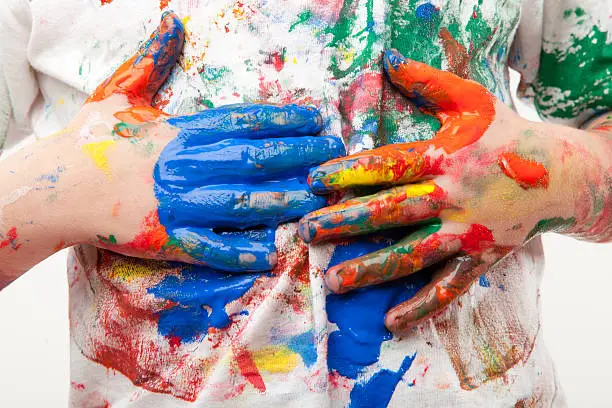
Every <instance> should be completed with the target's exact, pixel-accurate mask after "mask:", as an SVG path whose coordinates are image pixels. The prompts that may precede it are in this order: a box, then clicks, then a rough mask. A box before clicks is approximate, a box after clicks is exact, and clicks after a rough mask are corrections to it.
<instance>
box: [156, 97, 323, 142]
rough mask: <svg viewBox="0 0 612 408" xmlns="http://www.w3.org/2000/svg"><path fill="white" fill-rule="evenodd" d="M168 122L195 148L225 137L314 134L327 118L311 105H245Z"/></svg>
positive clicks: (249, 137) (208, 110) (204, 112)
mask: <svg viewBox="0 0 612 408" xmlns="http://www.w3.org/2000/svg"><path fill="white" fill-rule="evenodd" d="M168 123H169V124H171V125H172V126H175V127H177V128H179V129H181V132H180V134H179V140H180V141H181V143H183V146H184V147H192V146H201V145H202V144H204V143H215V142H218V141H220V140H224V139H236V138H246V139H264V138H267V137H291V136H302V135H303V136H312V135H316V134H318V133H319V132H320V131H321V127H322V123H323V119H322V118H321V115H320V114H319V111H318V110H317V109H315V108H313V107H309V106H298V105H285V106H277V105H258V104H244V105H242V104H241V105H228V106H223V107H220V108H213V109H207V110H204V111H202V112H198V113H196V114H193V115H187V116H176V117H173V118H170V119H168Z"/></svg>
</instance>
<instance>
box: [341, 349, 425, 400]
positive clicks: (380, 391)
mask: <svg viewBox="0 0 612 408" xmlns="http://www.w3.org/2000/svg"><path fill="white" fill-rule="evenodd" d="M415 357H416V353H414V354H413V355H412V356H407V357H405V358H404V361H403V362H402V365H401V367H400V369H399V370H397V371H391V370H380V371H378V372H377V373H376V374H374V375H373V376H372V377H371V378H370V379H369V380H368V381H366V382H365V383H358V384H355V386H354V387H353V390H352V391H351V403H350V405H349V407H350V408H384V407H386V406H387V405H389V401H391V397H393V392H394V391H395V388H396V387H397V384H398V383H399V382H400V381H401V379H402V377H403V376H404V374H406V372H407V371H408V369H409V368H410V366H412V362H413V361H414V359H415Z"/></svg>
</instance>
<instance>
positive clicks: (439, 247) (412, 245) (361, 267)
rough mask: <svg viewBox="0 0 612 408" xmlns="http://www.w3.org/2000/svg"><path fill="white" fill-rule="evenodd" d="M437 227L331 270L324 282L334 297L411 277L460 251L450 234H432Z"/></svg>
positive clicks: (457, 242) (458, 244) (428, 227)
mask: <svg viewBox="0 0 612 408" xmlns="http://www.w3.org/2000/svg"><path fill="white" fill-rule="evenodd" d="M440 227H441V224H440V223H433V224H430V225H427V226H425V227H423V228H421V229H420V230H418V231H416V232H415V233H413V234H411V235H409V236H408V237H406V238H405V239H403V240H402V241H400V242H398V243H397V244H395V245H392V246H390V247H388V248H384V249H381V250H379V251H376V252H373V253H370V254H368V255H365V256H362V257H360V258H356V259H353V260H350V261H346V262H343V263H341V264H340V265H337V266H334V267H333V268H330V269H329V270H328V271H327V275H326V276H325V282H326V283H327V286H328V288H329V289H330V290H331V291H332V292H334V293H344V292H348V291H350V290H353V289H357V288H361V287H366V286H371V285H377V284H380V283H384V282H387V281H390V280H394V279H398V278H402V277H404V276H408V275H411V274H413V273H415V272H417V271H420V270H421V269H423V268H426V267H428V266H430V265H433V264H435V263H437V262H440V261H442V260H444V259H447V258H449V257H451V256H453V255H455V254H457V252H458V251H459V250H460V249H461V241H460V240H458V239H457V237H456V236H455V235H453V234H436V232H437V231H438V230H439V229H440Z"/></svg>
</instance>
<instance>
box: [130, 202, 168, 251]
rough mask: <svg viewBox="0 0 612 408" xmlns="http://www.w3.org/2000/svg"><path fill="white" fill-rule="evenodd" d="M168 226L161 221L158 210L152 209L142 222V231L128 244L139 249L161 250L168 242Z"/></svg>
mask: <svg viewBox="0 0 612 408" xmlns="http://www.w3.org/2000/svg"><path fill="white" fill-rule="evenodd" d="M168 239H169V238H168V234H167V233H166V228H164V226H163V225H161V223H160V222H159V217H158V215H157V211H151V212H150V213H149V215H147V216H146V217H145V219H144V221H143V223H142V231H141V232H140V234H138V235H137V236H136V237H135V238H134V240H133V241H132V242H130V243H129V244H128V245H129V246H130V247H132V248H134V249H136V250H138V251H143V252H148V251H154V252H160V251H161V250H162V249H163V248H164V246H166V244H167V243H168Z"/></svg>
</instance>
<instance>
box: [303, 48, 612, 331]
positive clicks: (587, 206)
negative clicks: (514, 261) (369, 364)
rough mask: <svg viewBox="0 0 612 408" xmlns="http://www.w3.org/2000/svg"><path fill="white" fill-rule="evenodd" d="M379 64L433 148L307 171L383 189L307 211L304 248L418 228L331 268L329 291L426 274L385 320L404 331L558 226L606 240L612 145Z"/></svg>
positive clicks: (402, 65)
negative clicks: (435, 127) (422, 118)
mask: <svg viewBox="0 0 612 408" xmlns="http://www.w3.org/2000/svg"><path fill="white" fill-rule="evenodd" d="M384 66H385V70H386V72H387V75H388V77H389V79H390V81H391V82H392V83H393V84H394V85H395V86H396V87H397V88H398V89H399V90H400V91H401V92H402V93H403V94H404V95H405V96H407V97H409V98H411V99H413V100H414V101H415V103H416V104H417V106H419V107H420V109H421V110H423V111H424V112H425V113H429V114H431V115H435V116H436V117H437V118H438V120H439V121H440V123H441V127H440V129H439V131H438V132H437V135H436V136H435V137H434V138H433V139H432V140H431V141H428V142H417V143H406V144H396V145H387V146H384V147H380V148H377V149H374V150H371V151H364V152H361V153H358V154H354V155H351V156H348V157H346V158H341V159H336V160H332V161H330V162H328V163H325V164H324V165H322V166H320V167H318V168H316V169H313V170H312V171H311V172H310V176H309V184H310V185H311V187H312V189H313V191H315V192H316V193H319V194H324V193H328V192H331V191H341V190H347V189H350V188H352V187H362V186H376V187H378V188H386V189H383V190H382V191H380V192H378V193H376V194H373V195H369V196H365V197H357V198H353V199H349V200H347V201H345V202H342V203H340V204H337V205H334V206H331V207H328V208H324V209H322V210H319V211H315V212H313V213H311V214H309V215H307V216H306V217H304V218H303V219H302V220H301V221H300V235H301V237H302V238H303V239H304V240H305V241H306V242H318V241H322V240H328V239H337V238H344V237H349V236H354V235H361V234H367V233H371V232H374V231H380V230H384V229H388V228H397V227H407V226H411V227H413V229H414V232H413V233H411V234H409V235H408V236H406V237H405V238H404V239H403V240H401V241H400V242H398V243H396V244H394V245H392V246H389V247H387V248H385V249H382V250H378V251H376V252H372V253H370V254H367V255H365V256H362V257H358V258H356V259H352V260H349V261H346V262H343V263H341V264H339V265H337V266H334V267H332V268H330V269H329V270H328V271H327V275H326V282H327V285H328V287H329V288H330V290H331V291H333V292H336V293H343V292H346V291H350V290H353V289H356V288H361V287H365V286H369V285H375V284H379V283H382V282H386V281H390V280H393V279H398V278H401V277H404V276H407V275H411V274H413V273H415V272H417V271H420V270H422V269H424V268H428V267H432V269H433V270H434V273H433V277H432V280H431V282H430V283H429V284H428V285H426V286H425V287H424V288H423V289H422V290H421V291H419V292H418V293H417V294H416V295H415V296H414V297H413V298H412V299H410V300H408V301H406V302H404V303H402V304H401V305H398V306H396V307H395V308H393V309H392V310H390V311H389V312H388V314H387V316H386V320H385V324H386V325H387V327H388V328H389V329H390V330H392V331H394V332H396V333H403V332H405V331H406V330H408V329H409V328H411V327H412V326H414V325H416V324H418V323H420V322H422V321H423V320H425V319H427V318H429V317H431V316H432V315H434V314H435V313H437V312H439V311H441V310H442V309H443V308H444V307H446V306H447V305H448V304H449V303H450V302H452V301H453V300H454V299H455V298H457V297H458V296H459V295H461V294H462V293H463V292H465V291H466V290H467V289H468V288H469V287H470V285H471V284H472V283H473V282H474V281H475V280H476V279H477V278H478V277H479V276H480V275H482V274H483V273H485V272H486V271H487V270H488V269H489V268H491V267H492V266H493V265H494V264H495V263H497V262H498V261H499V260H500V259H502V258H503V257H504V256H505V255H506V254H507V253H508V252H510V251H511V250H512V249H514V248H516V247H518V246H520V245H522V244H523V243H524V242H526V241H527V240H529V239H531V238H532V237H534V236H535V235H538V234H540V233H542V232H546V231H558V232H565V233H574V234H582V235H583V236H585V237H588V238H590V239H593V240H598V239H609V237H610V227H609V225H610V214H611V210H612V204H611V201H610V180H611V176H610V159H609V157H610V144H609V142H607V143H606V142H603V141H602V140H601V139H597V138H595V137H594V135H593V134H591V133H587V132H584V131H579V130H574V129H569V128H565V127H561V126H554V125H543V124H537V123H531V122H528V121H526V120H524V119H522V118H521V117H520V116H518V114H516V113H515V112H513V111H512V110H510V109H509V108H508V107H506V106H505V105H504V104H503V103H501V102H500V101H498V100H496V98H495V97H494V96H493V95H492V94H490V93H489V92H488V91H487V90H486V89H485V88H484V87H482V86H481V85H479V84H478V83H476V82H472V81H468V80H463V79H461V78H459V77H457V76H455V75H453V74H451V73H448V72H443V71H439V70H436V69H434V68H431V67H430V66H428V65H426V64H422V63H419V62H415V61H410V60H406V59H404V58H403V57H402V56H401V55H400V54H399V53H397V52H395V51H388V52H387V53H386V54H385V56H384ZM594 152H601V154H599V156H598V155H597V154H595V153H594ZM606 173H607V174H606ZM587 180H588V181H589V182H588V183H587ZM588 184H590V185H591V187H589V185H588ZM389 187H391V188H389ZM589 188H590V189H591V191H589Z"/></svg>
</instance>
